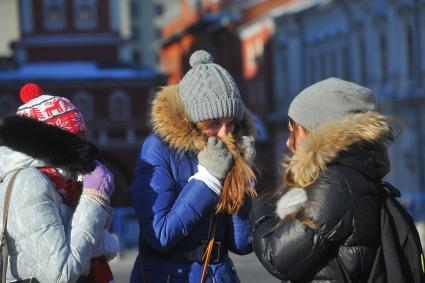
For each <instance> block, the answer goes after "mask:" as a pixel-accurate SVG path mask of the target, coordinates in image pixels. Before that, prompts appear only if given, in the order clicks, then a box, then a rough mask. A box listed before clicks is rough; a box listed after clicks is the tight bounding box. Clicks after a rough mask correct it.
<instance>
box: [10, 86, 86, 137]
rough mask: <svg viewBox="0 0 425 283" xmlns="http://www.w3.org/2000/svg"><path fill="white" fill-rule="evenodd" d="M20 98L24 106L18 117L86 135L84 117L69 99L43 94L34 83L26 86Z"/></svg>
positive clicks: (19, 109)
mask: <svg viewBox="0 0 425 283" xmlns="http://www.w3.org/2000/svg"><path fill="white" fill-rule="evenodd" d="M19 96H20V98H21V100H22V102H24V104H23V105H21V106H20V107H19V108H18V111H17V112H16V114H17V115H20V116H25V117H29V118H33V119H36V120H39V121H42V122H44V123H46V124H50V125H53V126H56V127H59V128H61V129H63V130H66V131H68V132H71V133H73V134H75V135H79V136H83V135H84V134H85V132H86V126H85V123H84V118H83V115H82V114H81V112H80V111H79V110H78V108H77V107H75V105H74V104H72V103H71V102H70V101H69V100H68V99H66V98H64V97H60V96H51V95H47V94H43V91H42V89H41V88H40V87H39V86H38V85H37V84H34V83H27V84H25V85H24V86H23V87H22V88H21V91H20V93H19Z"/></svg>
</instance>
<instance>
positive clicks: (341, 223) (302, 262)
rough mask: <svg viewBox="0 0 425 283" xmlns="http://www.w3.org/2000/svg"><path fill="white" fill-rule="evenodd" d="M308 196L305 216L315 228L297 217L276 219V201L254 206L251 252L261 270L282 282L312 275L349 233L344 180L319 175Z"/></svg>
mask: <svg viewBox="0 0 425 283" xmlns="http://www.w3.org/2000/svg"><path fill="white" fill-rule="evenodd" d="M334 177H335V176H334ZM307 195H308V202H307V207H306V214H307V216H308V218H309V219H311V221H312V222H313V223H314V224H315V225H317V227H318V229H313V228H310V226H307V225H306V224H304V223H302V222H301V221H300V220H299V219H297V218H286V219H284V220H281V219H279V217H278V216H277V215H276V213H275V210H276V206H275V203H276V200H272V201H270V202H263V203H260V204H259V205H255V206H254V209H253V210H252V212H251V215H250V217H251V221H252V223H253V224H252V225H253V232H252V233H253V238H254V240H253V241H254V251H255V253H256V255H257V257H258V258H259V260H260V262H261V263H262V264H263V265H264V267H265V268H266V269H267V270H268V271H269V272H270V273H272V274H273V275H274V276H275V277H277V278H279V279H281V280H294V281H298V280H304V279H306V277H308V276H309V275H314V274H315V273H316V272H318V271H319V270H320V269H321V268H323V267H324V265H326V264H327V258H328V257H329V256H330V255H331V254H332V252H334V251H335V250H334V249H335V247H336V242H338V241H341V240H343V239H344V238H345V237H347V236H348V235H349V234H350V233H351V232H352V202H351V197H350V193H349V189H348V187H347V186H346V184H345V182H344V180H342V179H341V178H339V177H337V178H329V176H327V177H323V176H322V178H319V180H318V181H316V182H315V183H314V184H313V185H312V186H311V187H310V188H308V189H307ZM259 201H261V200H259Z"/></svg>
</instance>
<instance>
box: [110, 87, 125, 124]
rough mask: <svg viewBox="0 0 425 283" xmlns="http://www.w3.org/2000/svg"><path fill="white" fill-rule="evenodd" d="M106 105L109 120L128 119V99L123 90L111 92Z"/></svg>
mask: <svg viewBox="0 0 425 283" xmlns="http://www.w3.org/2000/svg"><path fill="white" fill-rule="evenodd" d="M108 103H109V115H110V117H111V120H114V121H123V120H127V119H128V118H130V98H129V97H128V94H127V93H125V92H124V91H123V90H117V91H115V92H113V93H112V94H111V95H110V96H109V101H108Z"/></svg>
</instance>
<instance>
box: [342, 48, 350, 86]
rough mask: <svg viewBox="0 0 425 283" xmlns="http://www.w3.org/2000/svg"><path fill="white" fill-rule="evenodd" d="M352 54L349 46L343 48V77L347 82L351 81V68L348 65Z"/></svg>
mask: <svg viewBox="0 0 425 283" xmlns="http://www.w3.org/2000/svg"><path fill="white" fill-rule="evenodd" d="M349 56H350V54H349V51H348V47H347V46H345V45H344V46H342V47H341V71H342V73H341V77H342V78H343V79H345V80H350V66H349V64H348V60H349V59H350V58H349Z"/></svg>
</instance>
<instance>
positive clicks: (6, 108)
mask: <svg viewBox="0 0 425 283" xmlns="http://www.w3.org/2000/svg"><path fill="white" fill-rule="evenodd" d="M17 109H18V101H17V100H16V99H15V98H14V97H12V96H11V95H7V94H1V95H0V117H3V116H5V115H7V114H12V113H16V110H17Z"/></svg>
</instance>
